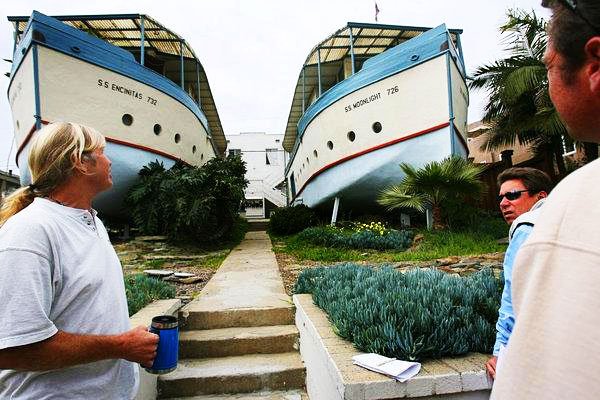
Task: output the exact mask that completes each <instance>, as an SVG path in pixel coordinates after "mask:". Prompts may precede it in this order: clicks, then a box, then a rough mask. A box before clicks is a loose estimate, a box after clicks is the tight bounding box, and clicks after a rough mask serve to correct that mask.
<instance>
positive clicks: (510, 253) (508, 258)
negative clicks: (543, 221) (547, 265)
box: [494, 224, 533, 356]
mask: <svg viewBox="0 0 600 400" xmlns="http://www.w3.org/2000/svg"><path fill="white" fill-rule="evenodd" d="M532 230H533V226H531V225H525V224H523V225H519V226H518V227H517V228H516V229H515V231H514V233H513V236H512V238H511V240H510V244H509V245H508V249H506V254H505V256H504V264H503V268H504V290H503V291H502V300H501V301H500V309H499V310H498V322H497V323H496V343H494V355H495V356H497V355H498V353H499V352H500V346H506V345H507V343H508V339H509V338H510V334H511V333H512V330H513V326H514V325H515V313H514V311H513V306H512V294H511V286H512V269H513V264H514V262H515V257H516V256H517V252H518V251H519V249H520V248H521V245H522V244H523V243H524V242H525V240H527V238H528V237H529V234H530V233H531V231H532Z"/></svg>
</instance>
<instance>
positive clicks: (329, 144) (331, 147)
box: [327, 140, 333, 150]
mask: <svg viewBox="0 0 600 400" xmlns="http://www.w3.org/2000/svg"><path fill="white" fill-rule="evenodd" d="M327 147H329V150H333V142H332V141H331V140H330V141H328V142H327Z"/></svg>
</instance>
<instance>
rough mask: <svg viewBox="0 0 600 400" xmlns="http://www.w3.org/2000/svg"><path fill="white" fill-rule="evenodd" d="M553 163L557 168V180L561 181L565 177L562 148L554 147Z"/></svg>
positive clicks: (565, 170) (565, 169)
mask: <svg viewBox="0 0 600 400" xmlns="http://www.w3.org/2000/svg"><path fill="white" fill-rule="evenodd" d="M554 161H555V162H556V167H557V168H558V176H559V179H562V178H564V177H565V175H567V168H566V167H565V159H564V158H563V153H562V146H554Z"/></svg>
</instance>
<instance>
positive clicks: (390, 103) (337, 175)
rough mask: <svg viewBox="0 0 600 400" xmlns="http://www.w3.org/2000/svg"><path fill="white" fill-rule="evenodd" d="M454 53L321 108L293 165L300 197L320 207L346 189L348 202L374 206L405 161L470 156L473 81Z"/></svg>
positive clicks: (293, 186)
mask: <svg viewBox="0 0 600 400" xmlns="http://www.w3.org/2000/svg"><path fill="white" fill-rule="evenodd" d="M448 57H449V55H448V53H443V54H441V55H439V56H437V57H435V58H432V59H430V60H427V61H424V62H422V63H420V64H418V65H416V66H414V67H412V68H410V69H407V70H404V71H401V72H398V73H396V74H394V75H391V76H388V77H386V78H384V79H381V80H379V81H377V82H374V83H372V84H370V85H368V86H366V87H363V88H361V89H359V90H356V91H354V92H352V93H350V94H348V95H346V96H344V97H342V98H340V99H339V100H337V101H336V102H334V103H333V104H331V105H330V106H328V107H327V108H325V109H324V110H322V111H321V112H320V113H319V114H318V115H316V116H315V117H314V118H313V119H312V121H311V122H310V123H309V124H308V125H307V127H306V130H305V131H304V134H303V135H302V140H301V142H300V144H299V146H298V148H297V151H296V153H295V156H294V159H293V161H292V163H291V166H290V168H289V169H288V172H287V179H288V188H289V190H290V193H289V195H290V198H291V199H293V202H294V203H296V204H298V203H303V204H306V205H308V206H310V207H315V206H319V205H321V204H323V203H326V202H329V201H331V200H332V199H333V198H335V197H340V199H341V202H342V205H351V206H365V207H367V206H371V205H374V204H375V201H376V198H377V195H378V194H379V192H380V191H381V190H382V189H384V188H385V187H386V186H388V185H390V184H394V183H398V182H399V181H400V180H401V179H402V178H403V175H402V170H401V169H400V167H399V164H400V163H402V162H406V163H409V164H412V165H414V166H417V167H419V166H422V165H424V164H426V163H428V162H430V161H434V160H442V159H444V158H446V157H448V156H450V155H452V154H459V155H462V156H465V157H466V155H467V147H466V142H465V139H464V138H465V137H466V125H467V105H468V96H467V88H466V85H465V82H464V79H463V78H462V76H461V75H460V73H459V71H458V68H457V66H456V65H455V64H454V62H453V61H452V59H451V58H448ZM375 123H379V124H381V131H380V132H378V133H376V132H374V130H373V126H374V124H375ZM349 132H353V133H354V135H353V137H354V140H352V141H351V140H350V139H351V136H352V135H351V134H350V133H349ZM328 142H331V144H332V146H330V145H328V144H329V143H328ZM331 147H332V148H331ZM292 176H293V177H292Z"/></svg>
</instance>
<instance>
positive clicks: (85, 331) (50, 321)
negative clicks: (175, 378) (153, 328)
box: [0, 122, 158, 399]
mask: <svg viewBox="0 0 600 400" xmlns="http://www.w3.org/2000/svg"><path fill="white" fill-rule="evenodd" d="M104 147H105V141H104V137H103V136H102V135H101V134H99V133H98V132H97V131H95V130H94V129H91V128H88V127H85V126H81V125H78V124H75V123H62V122H61V123H53V124H49V125H48V126H46V127H44V128H43V129H41V130H40V131H39V132H38V133H37V134H36V138H35V140H34V142H33V144H32V147H31V150H30V153H29V171H30V173H31V181H32V183H31V185H29V186H27V187H24V188H21V189H19V190H17V191H16V192H14V193H13V194H12V195H11V196H8V197H7V198H6V199H5V201H4V204H3V206H2V209H1V210H0V326H1V327H2V328H0V398H2V399H5V398H10V399H38V398H40V399H41V398H44V399H48V398H58V397H60V398H80V399H84V398H90V399H92V398H93V399H130V398H133V397H134V396H135V394H136V391H137V382H138V376H137V367H136V366H135V365H134V364H133V363H132V362H138V363H141V364H142V365H146V366H150V365H151V364H152V361H153V359H154V356H155V351H156V345H157V342H158V337H157V336H156V335H154V334H152V333H149V332H147V330H146V329H145V328H143V327H138V328H135V329H130V326H129V319H128V313H127V302H126V298H125V290H124V284H123V275H122V271H121V264H120V262H119V259H118V258H117V255H116V253H115V251H114V249H113V248H112V246H111V244H110V241H109V238H108V234H107V232H106V229H105V228H104V226H103V224H102V222H101V221H100V220H99V219H98V218H97V217H96V211H95V210H93V209H92V200H93V199H94V197H95V196H96V195H97V194H98V193H100V192H102V191H104V190H106V189H108V188H110V187H111V185H112V178H111V173H110V166H111V163H110V160H109V159H108V157H107V156H106V155H105V154H104Z"/></svg>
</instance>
